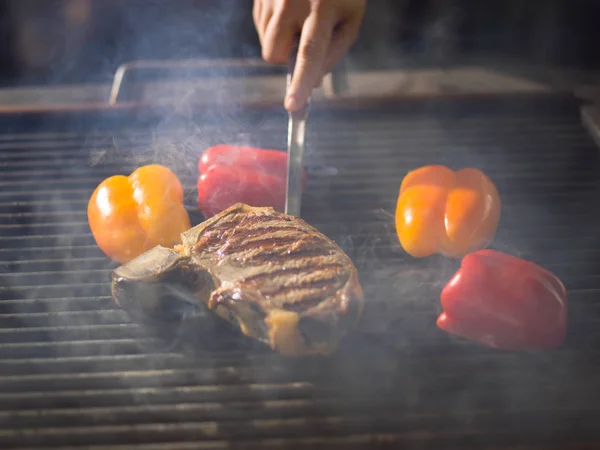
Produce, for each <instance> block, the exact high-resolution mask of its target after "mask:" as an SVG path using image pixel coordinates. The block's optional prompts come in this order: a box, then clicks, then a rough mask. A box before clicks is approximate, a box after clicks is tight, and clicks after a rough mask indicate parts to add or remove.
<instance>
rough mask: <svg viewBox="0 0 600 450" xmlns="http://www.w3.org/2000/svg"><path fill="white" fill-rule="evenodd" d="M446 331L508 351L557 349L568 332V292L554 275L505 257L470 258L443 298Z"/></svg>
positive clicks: (482, 253)
mask: <svg viewBox="0 0 600 450" xmlns="http://www.w3.org/2000/svg"><path fill="white" fill-rule="evenodd" d="M441 302H442V307H443V309H444V312H443V313H442V314H441V315H440V316H439V317H438V319H437V325H438V327H440V328H441V329H442V330H444V331H447V332H448V333H452V334H455V335H458V336H462V337H464V338H467V339H471V340H473V341H477V342H480V343H482V344H485V345H487V346H489V347H493V348H497V349H503V350H531V349H551V348H555V347H557V346H558V345H560V344H561V343H562V341H563V340H564V338H565V335H566V327H567V292H566V289H565V287H564V285H563V283H562V282H561V281H560V280H559V279H558V278H557V277H556V276H555V275H554V274H552V273H551V272H549V271H548V270H546V269H544V268H542V267H540V266H538V265H536V264H534V263H532V262H529V261H525V260H523V259H520V258H516V257H514V256H510V255H507V254H505V253H501V252H497V251H494V250H479V251H477V252H474V253H470V254H468V255H466V256H465V257H464V258H463V259H462V262H461V266H460V269H459V270H458V271H457V272H456V273H455V274H454V276H453V277H452V278H451V279H450V281H449V282H448V283H447V284H446V286H445V287H444V289H443V290H442V294H441Z"/></svg>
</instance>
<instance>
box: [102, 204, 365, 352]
mask: <svg viewBox="0 0 600 450" xmlns="http://www.w3.org/2000/svg"><path fill="white" fill-rule="evenodd" d="M169 280H177V283H178V285H179V286H186V288H187V289H188V290H190V291H191V292H193V296H192V298H193V300H194V301H197V302H201V303H202V304H204V305H206V307H207V308H208V309H209V310H212V311H214V312H215V313H216V314H218V315H219V316H220V317H221V318H223V319H225V320H227V321H228V322H230V323H231V324H233V325H234V326H236V327H237V328H238V329H239V330H240V331H241V332H242V333H243V334H244V335H246V336H249V337H252V338H254V339H257V340H259V341H262V342H264V343H266V344H268V345H269V346H270V347H271V348H272V349H274V350H277V351H279V352H280V353H281V354H284V355H288V356H300V355H309V354H329V353H331V352H333V351H334V350H335V349H336V348H337V345H338V342H339V340H340V339H341V338H342V337H343V335H344V334H345V332H346V331H347V330H348V329H349V328H351V327H353V326H354V325H355V324H356V322H357V321H358V319H359V317H360V315H361V313H362V310H363V294H362V289H361V287H360V284H359V282H358V275H357V271H356V268H355V267H354V265H353V264H352V261H351V260H350V258H349V257H348V256H347V255H346V254H345V253H344V252H343V251H342V249H341V248H340V247H338V246H337V244H335V242H333V241H332V240H330V239H329V238H327V237H326V236H324V235H323V234H321V233H319V232H318V231H317V230H315V229H314V228H313V227H311V226H310V225H308V224H307V223H306V222H304V221H303V220H301V219H298V218H296V217H292V216H288V215H286V214H282V213H279V212H277V211H275V210H273V208H254V207H251V206H248V205H244V204H236V205H234V206H232V207H230V208H228V209H226V210H225V211H223V212H221V213H220V214H218V215H216V216H214V217H212V218H211V219H209V220H207V221H205V222H203V223H201V224H200V225H198V226H196V227H194V228H191V229H190V230H188V231H187V232H185V233H183V234H182V244H181V245H179V246H177V247H175V248H174V249H173V250H171V249H167V248H164V247H160V246H159V247H155V248H154V249H152V250H150V251H149V252H147V253H145V254H143V255H141V256H139V257H138V258H136V259H134V260H132V261H130V262H129V263H127V264H125V265H123V266H121V267H119V268H118V269H116V270H115V271H114V272H113V296H114V298H115V300H116V301H117V302H118V303H119V304H120V305H122V306H124V307H125V308H126V309H128V308H134V309H136V310H138V311H139V310H144V311H146V312H148V313H149V314H152V312H151V311H152V310H156V307H157V305H158V304H161V308H162V309H164V308H165V301H169V300H166V299H165V298H161V297H160V295H158V294H156V292H159V290H158V289H157V288H156V286H157V285H160V284H161V283H164V282H168V281H169ZM140 287H150V289H145V290H142V291H141V290H140V289H139V288H140ZM142 292H143V293H142Z"/></svg>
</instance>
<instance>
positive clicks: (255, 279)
mask: <svg viewBox="0 0 600 450" xmlns="http://www.w3.org/2000/svg"><path fill="white" fill-rule="evenodd" d="M311 263H312V261H310V260H307V264H306V265H304V266H302V267H293V268H287V267H280V268H277V269H275V270H269V271H266V272H262V273H257V274H254V275H251V276H249V277H246V278H244V279H243V281H244V282H249V283H260V282H261V281H264V280H263V279H264V278H267V277H268V278H274V277H278V276H281V275H283V276H286V277H287V276H293V275H300V274H303V273H306V272H307V270H310V269H313V268H314V266H313V265H312V264H311ZM336 269H340V270H343V269H344V266H343V265H342V264H340V263H339V262H334V263H327V264H323V265H320V266H319V270H322V271H326V270H336Z"/></svg>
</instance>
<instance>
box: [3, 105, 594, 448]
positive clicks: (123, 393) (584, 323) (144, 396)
mask: <svg viewBox="0 0 600 450" xmlns="http://www.w3.org/2000/svg"><path fill="white" fill-rule="evenodd" d="M572 106H573V105H567V106H564V105H562V103H561V104H560V105H558V106H557V105H554V103H551V104H550V105H541V106H539V107H535V108H533V107H531V106H527V107H526V108H525V107H523V105H520V104H519V103H516V104H514V105H510V106H509V107H506V105H504V106H502V107H499V106H498V105H496V104H494V103H490V104H483V105H479V106H477V107H476V108H474V109H473V108H472V109H469V108H467V107H464V108H463V105H461V104H454V106H453V107H452V108H450V110H448V108H445V109H444V108H440V109H436V108H434V109H433V111H430V110H427V111H422V110H418V109H416V110H415V111H408V112H409V114H406V111H400V110H394V109H386V110H380V111H377V112H375V111H362V112H360V113H359V114H352V113H344V114H342V113H337V114H331V113H328V114H325V113H323V114H321V115H320V116H319V115H318V114H317V113H315V115H313V116H311V119H310V120H311V123H310V128H309V133H310V137H309V140H310V148H309V151H308V156H307V158H308V161H307V162H308V163H309V164H310V165H311V167H312V173H311V178H310V181H309V184H308V191H307V193H306V195H305V200H304V206H303V208H304V210H303V216H304V217H305V218H306V219H307V220H308V221H309V222H310V223H311V224H313V225H315V226H316V227H317V228H318V229H320V230H321V231H323V232H324V233H326V234H327V235H329V236H330V237H332V238H334V239H336V241H337V242H338V243H339V244H341V245H342V246H343V248H344V249H345V250H346V251H348V253H349V254H350V255H351V257H352V258H353V260H354V261H355V263H356V264H357V266H358V267H359V270H360V274H361V279H362V283H363V286H364V288H365V292H366V297H367V300H368V301H369V302H371V308H370V310H369V311H368V314H367V317H366V318H365V324H364V327H365V331H364V332H363V333H361V334H360V335H355V336H352V337H350V338H348V340H347V341H346V343H345V345H344V347H343V348H342V349H341V351H340V352H339V354H338V355H336V356H335V357H332V358H327V359H307V360H302V361H292V362H290V361H285V360H283V359H281V358H279V357H277V356H276V355H273V354H270V353H268V352H264V351H261V350H259V349H250V348H245V347H244V346H242V345H241V343H239V342H236V340H235V339H231V342H227V343H226V344H224V345H223V346H221V347H218V348H209V347H211V346H210V345H208V346H205V345H204V344H208V343H209V341H211V340H212V341H214V340H216V339H214V338H212V339H211V336H210V335H208V336H202V337H200V338H199V339H198V336H196V335H195V334H193V333H191V334H190V335H189V336H188V335H187V334H184V335H183V336H182V337H180V340H179V343H180V345H179V346H177V347H169V346H168V345H167V344H166V343H165V341H164V340H163V338H162V337H161V336H158V335H156V334H154V333H152V332H150V331H149V330H146V329H143V328H141V327H139V326H138V325H135V324H133V323H131V322H130V321H129V319H128V317H127V315H126V314H125V313H124V312H123V311H121V310H120V309H119V308H118V307H116V306H115V305H114V304H113V302H112V300H111V298H110V297H109V295H110V292H109V285H108V273H109V271H110V269H111V268H112V267H113V265H112V264H111V263H110V262H108V261H107V259H106V258H105V257H104V256H103V255H102V253H101V252H100V251H99V250H98V249H97V248H96V247H95V245H94V241H93V239H92V237H91V235H90V232H89V229H88V226H87V217H86V207H87V201H88V198H89V195H90V194H91V192H92V190H93V188H94V187H95V186H96V185H97V183H99V182H100V181H101V180H102V179H103V178H104V177H107V176H109V175H112V174H114V173H128V172H130V171H131V170H133V169H134V168H135V167H136V166H138V165H142V164H145V163H150V162H159V163H163V164H166V165H169V166H171V167H172V168H173V169H174V170H176V172H177V173H178V174H179V175H180V176H181V178H182V180H183V181H184V183H185V185H186V186H187V187H188V198H187V203H188V204H189V206H190V211H193V209H194V202H195V195H196V193H195V190H194V188H193V187H194V185H195V173H196V172H195V166H196V161H197V158H198V156H199V154H200V153H201V151H202V150H203V149H204V148H206V147H208V146H209V145H213V144H216V143H222V142H231V143H240V144H251V145H257V146H264V147H272V148H281V146H282V143H284V142H285V136H284V133H285V117H284V116H281V115H273V116H271V115H269V114H265V115H263V116H260V117H259V118H258V119H253V120H250V119H249V118H247V117H244V118H240V117H226V118H222V117H217V118H213V120H212V121H211V120H206V122H202V121H197V122H195V123H194V125H193V126H191V125H190V126H187V125H185V126H181V125H172V124H171V123H166V121H164V120H163V121H161V122H158V123H155V124H153V125H147V126H128V127H124V126H123V125H122V124H123V123H127V121H126V118H122V117H119V118H117V119H116V120H114V121H113V122H110V121H109V122H108V124H107V125H105V126H104V127H100V126H98V122H97V121H91V120H89V119H86V120H87V121H85V120H84V121H82V123H83V125H81V123H79V122H78V126H77V127H76V126H74V125H73V124H72V123H71V122H68V121H67V122H64V123H63V122H60V121H54V122H53V121H49V122H46V121H44V124H43V126H39V127H38V125H40V124H39V123H38V124H37V125H36V128H35V129H34V130H30V131H29V132H23V131H15V132H10V133H5V134H3V135H0V281H1V285H0V286H1V287H0V447H1V448H3V449H7V448H28V449H31V448H71V447H74V448H76V447H85V448H93V449H103V450H109V449H110V450H117V449H129V448H136V449H147V450H149V449H156V450H159V449H161V450H162V449H164V450H166V449H169V450H173V449H188V448H206V449H221V448H323V449H334V448H461V449H464V448H494V449H504V448H544V449H550V448H575V447H576V448H594V444H593V443H594V442H600V428H598V426H597V423H598V421H597V418H598V414H599V412H600V407H599V406H598V402H597V401H596V400H594V395H592V394H593V391H594V390H595V389H596V388H598V386H599V384H600V383H599V382H598V369H600V353H599V350H598V344H599V343H600V327H599V326H598V318H599V317H600V301H599V299H598V296H599V294H600V265H599V263H600V251H599V250H600V238H599V233H598V226H597V223H598V218H599V217H598V216H599V215H600V208H599V202H600V195H599V194H600V157H599V154H598V149H597V148H596V147H595V146H594V143H593V141H592V139H591V138H590V137H589V136H588V135H587V134H586V132H585V130H584V129H583V127H582V125H581V123H580V120H579V115H578V112H577V109H576V108H574V107H572ZM217 119H218V120H217ZM170 122H173V123H177V122H176V121H175V120H172V121H170ZM32 126H33V125H32ZM5 129H7V128H5ZM432 163H441V164H447V165H450V166H452V167H455V168H459V167H463V166H467V165H468V166H472V167H478V168H481V169H484V170H485V171H486V172H487V173H488V174H489V175H490V176H491V178H492V179H493V180H494V181H495V182H496V184H497V186H498V188H499V190H500V194H501V196H502V200H503V215H502V219H501V224H500V230H499V233H498V238H497V240H496V243H495V244H494V246H495V248H497V249H500V250H504V251H508V252H510V253H512V254H516V255H519V256H522V257H525V258H529V259H532V260H534V261H536V262H539V263H541V264H543V265H544V266H545V267H547V268H549V269H551V270H553V271H554V272H555V273H557V274H558V275H559V276H561V277H562V279H563V280H564V282H565V284H566V286H567V288H568V289H569V295H570V305H571V306H570V307H571V310H570V311H571V312H570V330H569V336H568V340H567V342H566V344H565V345H564V347H563V348H562V349H560V350H559V351H556V352H549V353H536V352H533V353H528V354H510V353H504V352H497V351H491V350H488V349H485V348H482V347H479V346H476V345H473V344H470V343H468V342H465V341H462V340H459V339H454V338H451V337H449V336H448V335H446V334H444V333H443V332H441V331H439V330H437V328H436V327H435V318H436V316H437V313H438V312H439V300H438V296H439V291H440V289H441V287H442V286H443V284H444V283H445V282H446V281H447V280H448V278H449V276H450V275H451V274H452V273H453V272H454V270H455V269H456V268H457V263H456V262H451V261H447V260H444V259H441V258H428V259H424V260H414V259H411V258H409V257H407V256H405V255H404V254H403V253H402V251H401V250H400V249H399V246H398V243H397V239H396V237H395V234H394V225H393V219H392V217H391V216H390V214H393V213H394V207H395V201H396V196H397V193H398V188H399V184H400V181H401V179H402V177H403V176H404V175H405V173H406V172H407V171H408V170H411V169H413V168H416V167H418V166H421V165H424V164H432ZM194 219H195V221H198V220H200V218H199V217H198V216H197V215H196V216H194ZM194 339H196V340H194ZM225 341H227V339H225ZM205 347H206V349H204V348H205ZM203 349H204V350H203ZM492 444H493V445H492ZM521 445H528V447H520V446H521ZM586 445H588V447H586Z"/></svg>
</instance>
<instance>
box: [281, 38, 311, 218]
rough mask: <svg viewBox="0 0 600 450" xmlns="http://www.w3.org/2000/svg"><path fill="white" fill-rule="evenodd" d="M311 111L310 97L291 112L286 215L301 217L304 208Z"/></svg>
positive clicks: (292, 65)
mask: <svg viewBox="0 0 600 450" xmlns="http://www.w3.org/2000/svg"><path fill="white" fill-rule="evenodd" d="M297 53H298V52H297V47H296V48H295V49H294V50H293V51H292V54H291V57H290V64H289V66H288V74H287V89H286V91H287V90H289V88H290V84H291V81H292V75H293V74H294V69H295V67H296V55H297ZM309 109H310V97H309V98H308V101H307V102H306V105H304V107H303V108H302V109H300V110H298V111H294V112H290V113H289V119H288V142H287V146H288V160H287V187H286V191H285V213H286V214H289V215H291V216H295V217H300V208H301V206H302V166H303V161H304V137H305V134H306V119H307V118H308V111H309Z"/></svg>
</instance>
